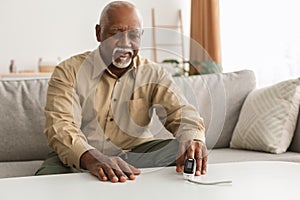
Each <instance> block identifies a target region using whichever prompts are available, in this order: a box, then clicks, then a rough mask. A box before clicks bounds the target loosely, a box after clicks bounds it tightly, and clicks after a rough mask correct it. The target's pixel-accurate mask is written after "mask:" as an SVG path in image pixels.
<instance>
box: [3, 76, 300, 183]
mask: <svg viewBox="0 0 300 200" xmlns="http://www.w3.org/2000/svg"><path fill="white" fill-rule="evenodd" d="M48 80H49V79H48V78H27V79H25V78H23V79H22V78H16V79H0V102H1V103H0V111H1V112H0V113H1V117H0V127H1V129H0V137H1V140H0V177H1V178H5V177H18V176H31V175H33V174H34V172H35V171H36V170H37V169H38V168H39V166H40V165H41V163H42V162H43V159H45V158H46V156H47V154H48V153H49V152H50V151H51V149H50V148H49V147H48V146H47V141H46V137H45V136H44V134H43V128H44V120H45V118H44V113H43V109H44V105H45V101H46V92H47V87H48ZM174 80H175V82H176V83H177V84H178V85H179V87H180V88H181V89H182V91H183V93H184V94H185V96H186V97H187V99H188V100H189V101H190V102H191V103H192V104H194V106H195V107H196V108H197V109H198V110H199V111H200V113H201V115H202V116H203V118H204V121H205V124H206V135H207V146H208V148H209V149H210V150H209V163H219V162H234V161H250V160H279V161H292V162H300V150H299V143H300V142H299V141H300V122H299V121H300V120H299V119H298V123H297V128H296V131H295V134H294V137H293V141H292V143H291V145H290V147H289V149H288V151H287V152H285V153H282V154H271V153H265V152H258V151H250V150H241V149H231V148H230V140H231V136H232V133H233V130H234V128H235V125H236V123H237V121H238V118H239V113H240V110H241V108H242V105H243V102H244V100H245V99H246V97H247V95H248V94H249V92H251V91H252V90H253V89H254V88H255V76H254V73H253V72H252V71H248V70H244V71H239V72H234V73H227V74H211V75H202V76H191V77H175V78H174ZM156 123H157V119H155V117H154V119H153V124H156ZM153 134H154V135H155V136H156V137H164V138H165V137H171V136H170V134H169V133H168V132H167V131H165V130H164V129H163V128H162V129H160V128H159V129H155V131H154V133H153Z"/></svg>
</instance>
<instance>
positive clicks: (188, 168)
mask: <svg viewBox="0 0 300 200" xmlns="http://www.w3.org/2000/svg"><path fill="white" fill-rule="evenodd" d="M194 165H195V160H194V159H192V158H189V159H187V160H186V161H185V164H184V173H187V174H193V173H194V172H193V170H194Z"/></svg>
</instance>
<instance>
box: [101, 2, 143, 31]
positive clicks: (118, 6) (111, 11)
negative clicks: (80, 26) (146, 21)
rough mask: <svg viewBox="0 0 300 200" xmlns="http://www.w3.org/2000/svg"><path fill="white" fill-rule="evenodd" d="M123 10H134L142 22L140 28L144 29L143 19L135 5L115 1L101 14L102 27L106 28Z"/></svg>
mask: <svg viewBox="0 0 300 200" xmlns="http://www.w3.org/2000/svg"><path fill="white" fill-rule="evenodd" d="M122 10H132V11H133V12H134V13H135V15H136V17H137V19H138V21H139V22H140V28H142V26H143V19H142V16H141V14H140V12H139V10H138V9H137V8H136V7H135V5H133V4H132V3H130V2H127V1H113V2H111V3H109V4H107V5H106V6H105V7H104V8H103V10H102V12H101V15H100V22H99V25H100V26H101V27H103V26H106V25H107V24H108V23H109V22H110V21H111V20H113V18H114V15H115V13H116V12H120V11H122Z"/></svg>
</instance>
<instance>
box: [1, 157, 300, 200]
mask: <svg viewBox="0 0 300 200" xmlns="http://www.w3.org/2000/svg"><path fill="white" fill-rule="evenodd" d="M196 179H198V180H222V179H230V180H232V182H233V183H232V184H223V185H198V184H194V183H191V182H188V181H185V180H183V177H182V175H181V174H178V173H176V172H175V167H165V168H149V169H142V174H141V175H140V176H138V177H137V179H136V180H135V181H127V182H126V183H110V182H100V181H98V179H96V178H95V177H93V176H92V175H90V174H89V173H80V174H64V175H47V176H33V177H21V178H6V179H0V199H1V200H14V199H30V200H33V199H39V200H41V199H43V200H47V199H51V200H59V199H72V200H77V199H81V200H82V199H110V200H114V199H118V200H119V199H131V200H134V199H139V200H141V199H142V200H148V199H151V200H160V199H172V200H175V199H189V200H193V199H209V200H214V199H216V200H220V199H221V200H223V199H228V200H229V199H230V200H235V199H239V200H240V199H243V200H247V199H249V200H250V199H251V200H253V199H255V200H258V199H272V200H274V199H280V200H282V199H288V200H292V199H299V198H300V193H299V186H300V164H298V163H292V162H276V161H268V162H261V161H258V162H238V163H222V164H210V165H209V166H208V172H207V175H205V176H201V177H197V178H196Z"/></svg>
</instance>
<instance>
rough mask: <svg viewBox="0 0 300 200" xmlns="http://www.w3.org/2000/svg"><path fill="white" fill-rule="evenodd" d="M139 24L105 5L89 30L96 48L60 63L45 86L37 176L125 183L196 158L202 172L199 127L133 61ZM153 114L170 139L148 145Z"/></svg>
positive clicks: (179, 99) (126, 10)
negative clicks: (45, 146) (43, 143)
mask: <svg viewBox="0 0 300 200" xmlns="http://www.w3.org/2000/svg"><path fill="white" fill-rule="evenodd" d="M142 34H143V30H142V19H141V15H140V13H139V12H138V10H137V9H136V8H135V6H134V5H132V4H131V3H128V2H124V1H116V2H112V3H109V4H108V5H107V6H106V7H105V8H104V9H103V11H102V14H101V17H100V23H99V24H98V25H96V37H97V40H98V41H99V42H100V45H99V48H97V49H96V50H94V51H92V52H86V53H83V54H81V55H76V56H73V57H71V58H69V59H67V60H66V61H64V62H62V63H60V64H59V65H58V66H57V67H56V69H55V70H54V72H53V75H52V77H51V79H50V81H49V88H48V94H47V103H46V107H45V115H46V126H45V134H46V136H47V139H48V143H49V146H50V147H51V148H53V149H54V151H55V152H53V153H51V154H49V157H48V158H47V159H46V160H45V162H44V163H43V165H42V166H41V168H40V169H39V170H38V171H37V173H36V174H37V175H42V174H54V173H69V172H80V171H85V170H88V171H89V172H90V173H91V174H93V175H94V176H96V177H98V178H99V179H100V180H101V181H111V182H125V181H126V180H127V179H128V180H134V179H135V177H136V176H137V175H139V174H140V170H139V169H138V168H140V167H157V166H168V165H176V171H177V172H182V171H183V165H184V162H185V160H186V159H187V158H195V159H196V166H197V167H196V174H195V175H200V174H205V173H206V164H207V149H206V146H205V135H204V125H203V120H202V118H201V117H200V116H199V114H198V113H197V112H196V110H195V108H193V107H192V106H191V105H190V104H188V103H187V101H186V99H185V98H184V97H183V96H182V94H180V92H179V90H178V88H177V87H176V85H175V84H174V83H173V81H172V78H171V77H170V75H169V74H168V73H167V72H166V71H165V70H164V69H163V68H162V67H160V66H159V65H157V64H155V63H153V62H151V61H149V60H147V59H143V58H141V57H140V56H139V55H138V50H139V46H140V41H141V36H142ZM153 113H156V115H157V116H158V118H159V119H160V121H161V122H162V123H163V125H164V126H165V128H166V129H167V130H169V131H170V132H171V133H172V134H173V135H174V136H175V139H167V140H162V139H160V140H158V139H154V137H153V135H152V134H151V131H150V130H149V126H150V124H151V116H152V114H153Z"/></svg>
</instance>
